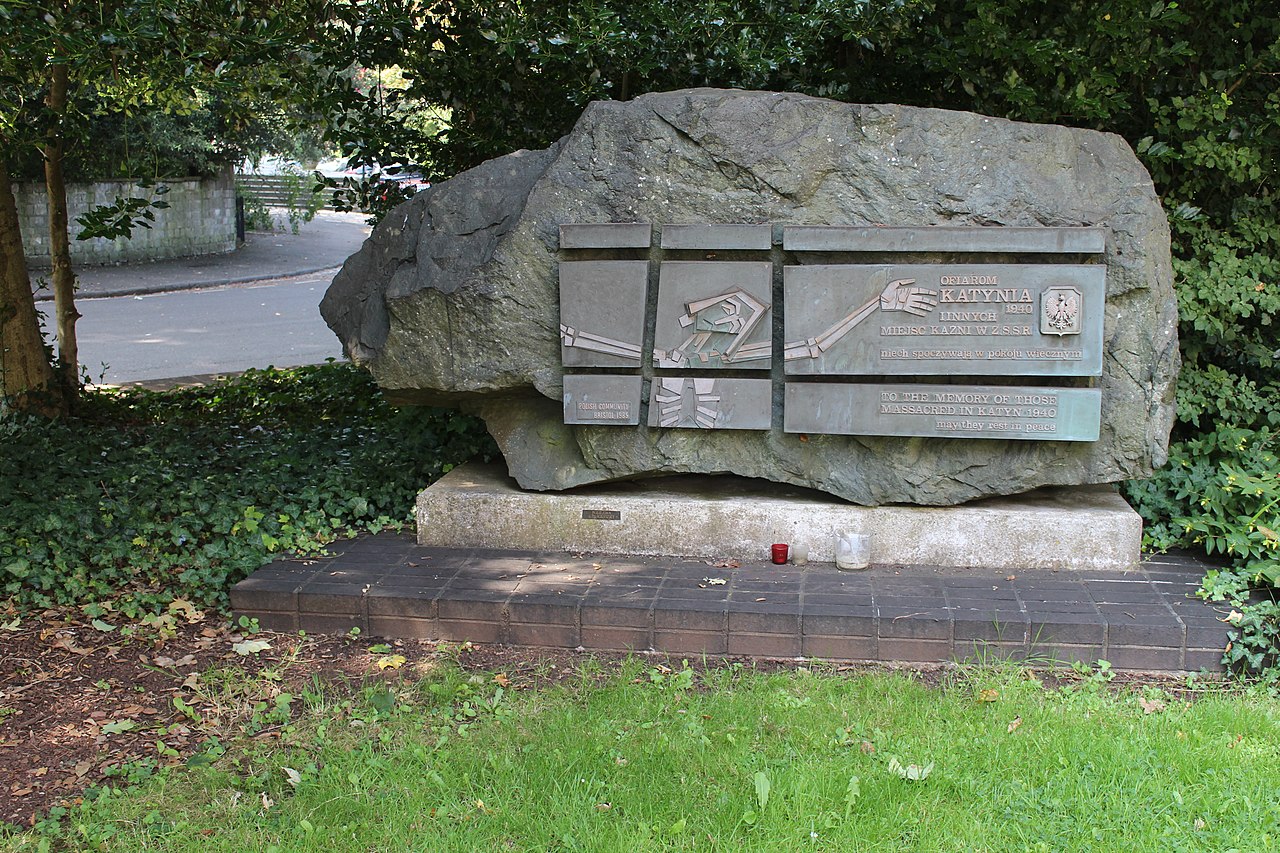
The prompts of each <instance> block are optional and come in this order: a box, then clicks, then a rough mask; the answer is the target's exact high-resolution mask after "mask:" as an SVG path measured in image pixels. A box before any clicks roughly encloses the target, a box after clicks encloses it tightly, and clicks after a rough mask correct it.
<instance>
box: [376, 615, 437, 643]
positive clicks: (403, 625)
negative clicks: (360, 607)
mask: <svg viewBox="0 0 1280 853" xmlns="http://www.w3.org/2000/svg"><path fill="white" fill-rule="evenodd" d="M369 634H370V635H371V636H374V637H387V638H392V639H396V638H404V639H410V638H412V639H418V640H434V639H436V637H437V636H438V635H439V629H438V628H437V627H436V622H435V620H434V619H415V618H413V617H409V616H374V615H373V614H370V615H369Z"/></svg>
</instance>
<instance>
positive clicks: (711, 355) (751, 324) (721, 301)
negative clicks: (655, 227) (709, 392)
mask: <svg viewBox="0 0 1280 853" xmlns="http://www.w3.org/2000/svg"><path fill="white" fill-rule="evenodd" d="M772 303H773V265H772V264H771V263H769V262H768V261H760V262H755V261H750V262H748V261H665V262H663V264H662V269H661V272H660V273H659V276H658V316H657V319H656V321H655V325H654V345H653V346H654V349H653V365H654V366H655V367H675V368H689V367H696V368H730V367H732V368H740V369H746V370H768V369H769V365H770V362H771V359H772V355H773V342H772V332H773V324H772V321H771V319H770V316H771V309H772Z"/></svg>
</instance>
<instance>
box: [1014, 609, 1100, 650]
mask: <svg viewBox="0 0 1280 853" xmlns="http://www.w3.org/2000/svg"><path fill="white" fill-rule="evenodd" d="M1027 630H1028V632H1029V633H1030V637H1031V642H1032V643H1033V644H1042V645H1057V644H1060V643H1066V644H1068V645H1074V646H1098V647H1101V646H1102V644H1103V643H1104V642H1105V640H1106V624H1105V623H1104V622H1103V621H1102V619H1101V617H1099V616H1096V615H1089V614H1072V613H1059V614H1053V615H1050V614H1033V615H1032V616H1031V621H1030V624H1029V626H1028V629H1027Z"/></svg>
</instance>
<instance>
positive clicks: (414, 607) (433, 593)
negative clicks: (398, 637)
mask: <svg viewBox="0 0 1280 853" xmlns="http://www.w3.org/2000/svg"><path fill="white" fill-rule="evenodd" d="M439 594H440V591H439V590H433V589H424V590H410V589H395V588H386V587H374V588H373V589H371V590H369V594H368V596H366V598H365V606H366V607H367V608H368V613H369V616H370V618H372V617H374V616H397V617H411V618H415V619H433V618H435V615H436V598H437V596H439Z"/></svg>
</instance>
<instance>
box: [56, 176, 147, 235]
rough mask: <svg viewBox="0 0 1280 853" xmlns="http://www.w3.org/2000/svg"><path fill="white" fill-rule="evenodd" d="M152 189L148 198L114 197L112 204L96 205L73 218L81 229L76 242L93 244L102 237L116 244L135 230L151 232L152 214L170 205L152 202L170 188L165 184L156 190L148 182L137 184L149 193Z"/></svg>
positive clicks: (144, 180) (142, 181)
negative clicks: (87, 241)
mask: <svg viewBox="0 0 1280 853" xmlns="http://www.w3.org/2000/svg"><path fill="white" fill-rule="evenodd" d="M153 187H154V189H153V190H152V192H151V197H149V198H148V197H142V196H132V197H130V198H123V197H121V196H117V197H116V200H115V202H114V203H113V204H107V205H99V206H98V207H95V208H93V209H92V210H90V211H89V212H88V213H86V214H84V215H82V216H78V217H76V223H77V224H79V225H80V233H79V234H77V235H76V239H77V240H92V239H93V238H95V237H101V238H103V239H106V240H116V239H119V238H121V237H130V236H132V235H133V229H134V228H150V227H151V223H152V222H155V221H156V214H155V212H156V211H157V210H165V209H166V208H168V207H169V202H167V201H165V200H164V199H162V198H161V199H158V198H155V196H162V195H165V194H167V193H168V192H169V187H167V186H165V185H164V184H160V185H159V186H156V183H155V181H151V180H147V179H143V180H141V181H139V182H138V189H141V190H149V189H152V188H153Z"/></svg>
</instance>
